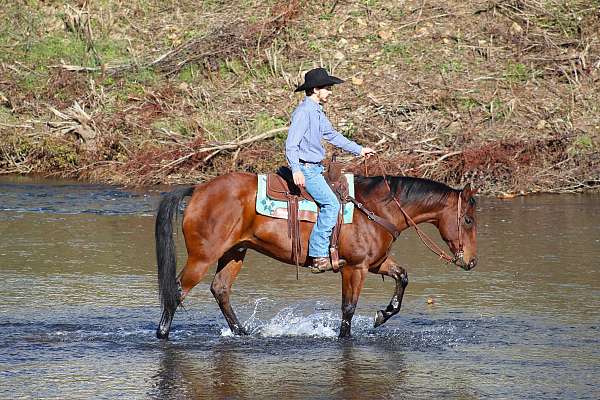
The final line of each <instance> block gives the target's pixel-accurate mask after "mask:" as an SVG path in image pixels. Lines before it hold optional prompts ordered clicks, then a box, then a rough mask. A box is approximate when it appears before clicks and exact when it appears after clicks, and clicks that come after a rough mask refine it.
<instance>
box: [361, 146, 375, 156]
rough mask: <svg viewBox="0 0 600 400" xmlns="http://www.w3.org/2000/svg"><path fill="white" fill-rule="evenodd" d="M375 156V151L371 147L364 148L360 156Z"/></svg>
mask: <svg viewBox="0 0 600 400" xmlns="http://www.w3.org/2000/svg"><path fill="white" fill-rule="evenodd" d="M373 154H375V150H373V149H372V148H370V147H363V148H362V150H361V151H360V155H361V156H366V157H370V156H372V155H373Z"/></svg>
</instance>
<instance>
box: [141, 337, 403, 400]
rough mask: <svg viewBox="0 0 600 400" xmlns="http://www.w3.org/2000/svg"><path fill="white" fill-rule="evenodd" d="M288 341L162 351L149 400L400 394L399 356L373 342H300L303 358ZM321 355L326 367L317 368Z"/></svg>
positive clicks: (252, 341) (363, 396)
mask: <svg viewBox="0 0 600 400" xmlns="http://www.w3.org/2000/svg"><path fill="white" fill-rule="evenodd" d="M288 339H289V338H283V339H281V340H278V341H271V342H270V343H269V344H270V346H269V347H268V348H267V349H266V350H265V349H264V348H263V345H264V343H258V342H255V341H256V340H255V339H249V340H247V341H242V343H237V341H236V342H231V341H227V342H225V343H217V344H215V345H214V346H212V347H211V348H210V350H206V351H199V350H197V349H192V350H190V349H185V348H180V347H179V346H177V345H174V344H167V345H165V346H162V348H161V349H160V351H161V356H160V368H159V372H158V374H157V376H156V377H155V379H156V388H155V390H153V391H152V393H151V396H152V398H156V399H165V398H169V399H173V398H175V399H179V398H182V399H183V398H186V399H205V398H211V399H231V398H233V399H245V398H256V394H257V393H260V394H261V395H262V396H264V397H267V398H271V397H273V398H274V397H277V395H278V394H280V395H281V394H284V393H285V394H286V396H285V397H286V398H291V399H294V398H319V397H323V396H325V397H327V398H332V399H364V398H365V394H366V393H368V394H369V396H370V397H374V398H381V397H386V396H389V395H391V394H394V393H398V394H401V393H402V392H403V388H404V387H405V386H408V382H406V379H405V375H406V373H405V368H406V367H405V365H404V356H403V353H402V352H401V351H394V350H393V349H391V348H388V347H387V346H385V345H384V346H379V345H378V344H377V342H371V343H368V345H366V344H365V343H363V344H360V343H355V342H353V341H340V342H338V341H334V342H332V343H329V344H328V345H326V346H323V343H322V342H320V341H318V340H315V341H314V342H313V343H310V342H304V345H305V346H306V352H307V353H308V355H307V354H298V349H297V348H290V346H289V343H287V342H288ZM256 346H258V348H256ZM250 349H255V350H256V352H249V350H250ZM323 352H325V353H327V359H328V362H327V363H323V362H322V361H323V360H322V355H323ZM311 353H312V354H311ZM274 355H276V356H277V357H274ZM281 359H284V360H286V361H285V362H283V363H282V362H281Z"/></svg>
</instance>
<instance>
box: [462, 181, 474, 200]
mask: <svg viewBox="0 0 600 400" xmlns="http://www.w3.org/2000/svg"><path fill="white" fill-rule="evenodd" d="M476 193H477V189H471V184H470V183H467V184H466V185H465V187H464V188H463V190H462V191H461V196H462V198H463V199H464V200H465V201H469V200H470V199H471V198H472V197H473V196H475V194H476Z"/></svg>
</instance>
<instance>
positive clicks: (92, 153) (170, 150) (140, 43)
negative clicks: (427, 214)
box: [0, 0, 600, 196]
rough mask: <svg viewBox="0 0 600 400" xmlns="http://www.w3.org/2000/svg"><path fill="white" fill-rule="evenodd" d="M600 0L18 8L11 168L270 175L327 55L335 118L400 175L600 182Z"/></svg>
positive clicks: (99, 176) (11, 23) (6, 91)
mask: <svg viewBox="0 0 600 400" xmlns="http://www.w3.org/2000/svg"><path fill="white" fill-rule="evenodd" d="M599 7H600V3H599V2H598V1H597V0H594V1H592V2H591V3H590V2H589V1H571V2H564V1H558V0H550V1H546V2H544V4H543V5H542V4H540V3H539V2H537V1H533V0H524V1H520V2H518V3H515V2H492V1H490V2H488V3H485V2H484V3H482V2H474V1H467V2H458V1H450V2H448V3H446V4H444V5H439V4H437V3H428V2H422V1H407V2H402V3H398V2H396V1H383V0H381V1H380V0H369V1H348V2H337V1H332V2H325V3H318V4H316V3H315V4H304V3H303V2H299V1H292V2H277V1H270V2H258V1H233V2H227V3H223V2H219V1H204V2H202V3H201V4H198V2H192V1H180V2H177V4H175V3H165V2H163V1H157V0H156V1H144V2H141V1H140V2H138V1H135V2H129V3H127V7H125V6H123V4H122V2H120V1H118V0H110V1H106V2H103V3H102V4H91V5H90V4H87V5H86V6H85V7H83V8H82V7H80V6H76V5H75V4H70V5H65V6H64V7H61V8H57V6H50V5H46V4H43V3H35V2H34V3H29V4H28V5H17V4H15V5H7V6H6V7H4V8H3V10H0V16H1V18H0V21H2V22H0V23H1V24H2V26H1V27H0V47H1V48H2V51H1V52H0V132H1V136H2V140H1V141H0V173H5V174H6V173H19V174H42V175H45V176H48V175H50V176H58V177H68V178H74V179H80V180H86V181H91V182H104V183H118V184H126V185H144V184H157V183H191V182H199V181H202V180H205V179H209V178H210V177H212V176H215V175H218V174H223V173H227V172H230V171H249V172H261V173H264V172H267V171H272V170H274V169H276V167H277V166H279V165H281V164H284V163H285V160H284V157H283V144H284V141H285V135H286V129H285V127H286V124H287V122H288V121H289V113H290V112H291V110H293V108H294V106H295V105H296V104H297V103H298V101H300V99H301V96H300V95H298V94H294V93H293V89H294V88H295V87H296V85H297V84H299V83H301V81H302V73H303V71H306V70H308V69H310V68H312V67H313V66H317V65H323V66H325V67H327V68H328V69H329V70H330V71H332V72H333V73H334V74H335V75H337V76H340V77H343V78H345V79H346V80H347V82H346V83H345V84H344V85H340V86H337V87H336V88H335V91H334V96H333V102H332V103H331V104H329V105H328V106H327V112H328V115H329V116H330V118H331V120H332V122H333V123H334V125H335V126H337V127H338V129H339V130H340V131H341V132H342V133H343V134H345V135H346V136H348V137H351V138H352V139H354V140H356V141H357V142H359V143H362V144H365V145H369V146H372V147H375V148H376V149H377V150H378V152H379V155H380V159H381V163H382V164H383V167H384V169H385V170H386V172H387V173H389V174H406V175H414V176H422V177H428V178H432V179H436V180H440V181H443V182H445V183H447V184H449V185H453V186H459V185H463V184H464V183H465V182H472V183H473V184H474V185H475V186H477V187H479V188H480V190H481V192H483V193H487V194H496V195H506V196H514V195H518V194H527V193H536V192H572V191H589V190H598V187H599V186H600V152H599V151H598V149H599V146H600V90H598V87H600V37H599V33H598V32H600V14H599V13H598V9H599ZM329 150H331V149H329ZM345 159H346V160H347V161H349V162H351V163H352V164H353V165H352V166H351V167H353V169H354V170H355V171H356V172H360V171H362V170H363V166H362V165H359V164H358V162H357V160H351V159H350V158H345ZM369 171H370V173H373V174H379V173H380V172H379V171H380V168H379V165H378V164H377V163H375V162H374V161H372V163H371V164H370V165H369Z"/></svg>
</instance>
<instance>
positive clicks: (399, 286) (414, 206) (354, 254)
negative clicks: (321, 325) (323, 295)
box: [155, 172, 477, 339]
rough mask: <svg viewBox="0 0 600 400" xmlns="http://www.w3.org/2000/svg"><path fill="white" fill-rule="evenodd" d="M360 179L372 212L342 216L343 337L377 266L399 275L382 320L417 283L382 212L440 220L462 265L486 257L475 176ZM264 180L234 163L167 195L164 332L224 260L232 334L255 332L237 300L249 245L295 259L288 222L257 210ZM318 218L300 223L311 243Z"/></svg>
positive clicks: (222, 282)
mask: <svg viewBox="0 0 600 400" xmlns="http://www.w3.org/2000/svg"><path fill="white" fill-rule="evenodd" d="M354 184H355V200H356V201H357V203H360V204H362V206H363V207H365V208H367V209H368V210H370V211H371V214H370V215H369V213H363V212H358V211H356V210H355V213H354V216H353V221H352V223H351V224H345V225H342V228H341V231H340V233H339V243H340V245H339V255H340V258H342V259H344V260H345V261H346V264H345V265H344V266H343V268H341V270H340V275H341V279H342V306H341V309H342V318H341V325H340V331H339V337H340V338H347V337H350V336H351V323H352V317H353V315H354V312H355V309H356V305H357V303H358V299H359V296H360V293H361V289H362V287H363V284H364V281H365V277H366V276H367V273H368V272H371V273H373V274H379V275H383V276H388V277H391V278H392V279H394V280H395V282H396V286H395V291H394V293H393V295H392V298H391V300H390V303H389V305H388V306H387V307H386V308H385V309H382V310H379V311H378V312H377V316H376V319H375V327H377V326H380V325H382V324H383V323H385V322H386V321H387V320H388V319H389V318H391V317H392V316H394V315H396V314H397V313H398V312H399V311H400V306H401V304H402V297H403V296H404V291H405V289H406V286H407V285H408V273H407V271H406V268H404V267H402V266H401V265H400V264H399V263H398V262H396V260H394V259H393V258H392V257H391V256H390V255H389V252H390V248H391V245H392V243H393V242H394V240H395V237H394V236H395V235H393V234H391V233H390V231H389V230H387V229H384V227H383V226H382V225H381V224H376V223H374V222H373V215H375V216H378V217H380V218H382V219H385V220H387V221H389V222H391V224H392V225H393V226H395V227H396V229H397V232H401V231H403V230H405V229H407V228H408V227H409V226H411V225H412V224H420V223H424V222H427V223H431V224H433V225H434V226H436V227H437V229H438V231H439V233H440V235H441V237H442V239H443V240H444V241H445V242H446V244H447V246H448V247H449V249H450V251H451V252H452V253H453V254H454V255H455V256H454V258H453V259H452V262H453V263H454V264H456V265H458V266H459V267H461V268H462V269H464V270H467V271H468V270H471V269H472V268H474V267H475V266H476V265H477V221H476V212H475V211H476V201H475V198H474V195H475V193H476V190H474V189H471V186H470V185H469V184H467V185H466V186H465V187H464V188H463V189H453V188H450V187H449V186H447V185H445V184H443V183H440V182H436V181H433V180H428V179H423V178H415V177H403V176H373V177H366V176H355V180H354ZM257 186H258V179H257V175H255V174H251V173H244V172H234V173H230V174H226V175H222V176H218V177H216V178H214V179H212V180H210V181H207V182H205V183H202V184H199V185H195V186H190V187H183V188H179V189H176V190H174V191H172V192H168V193H166V194H164V195H163V197H162V199H161V201H160V204H159V207H158V213H157V217H156V223H155V240H156V256H157V263H158V284H159V295H160V296H159V297H160V301H161V308H162V315H161V319H160V322H159V325H158V328H157V330H156V336H157V337H158V338H159V339H168V336H169V331H170V328H171V323H172V321H173V317H174V315H175V311H176V310H177V308H178V306H179V305H180V304H182V302H183V300H184V298H185V297H186V295H187V294H188V293H189V292H190V290H192V288H193V287H194V286H196V285H197V284H198V283H199V282H200V281H201V280H202V278H204V276H205V275H206V273H207V271H208V269H209V267H210V266H211V265H213V264H215V263H217V269H216V274H215V276H214V279H213V281H212V284H211V287H210V290H211V292H212V294H213V296H214V297H215V299H216V301H217V303H218V304H219V307H220V309H221V312H222V313H223V316H224V317H225V320H226V321H227V324H228V325H229V328H230V329H231V331H232V333H234V334H235V335H246V334H248V332H247V331H246V329H245V328H244V326H243V325H242V324H241V323H240V321H239V320H238V318H237V316H236V314H235V312H234V310H233V307H232V305H231V302H230V293H231V287H232V285H233V283H234V281H235V279H236V277H237V275H238V273H239V272H240V270H241V268H242V265H243V261H244V256H245V255H246V251H247V250H248V249H253V250H255V251H258V252H260V253H262V254H265V255H267V256H269V257H272V258H274V259H276V260H279V261H281V262H283V263H286V264H294V259H293V258H292V241H291V239H290V238H289V237H288V234H287V233H288V226H287V221H286V220H285V219H275V218H272V217H269V216H264V215H260V214H257V213H256V207H255V202H256V193H257ZM187 196H191V199H190V200H189V201H188V204H187V206H186V207H185V209H184V213H183V221H182V230H183V235H184V239H185V245H186V248H187V262H186V264H185V266H184V268H183V269H182V270H181V272H180V273H179V274H177V265H176V253H175V243H174V241H173V218H174V216H175V215H176V214H177V212H178V210H179V208H180V207H181V203H182V202H183V199H184V198H185V197H187ZM400 204H401V205H402V207H399V206H400ZM312 227H313V224H312V223H310V222H304V221H302V222H301V223H300V235H301V240H302V243H305V244H306V243H307V242H308V238H309V236H310V232H311V230H312ZM415 227H416V225H415ZM300 262H301V263H303V264H304V265H308V259H307V246H302V250H301V254H300Z"/></svg>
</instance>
